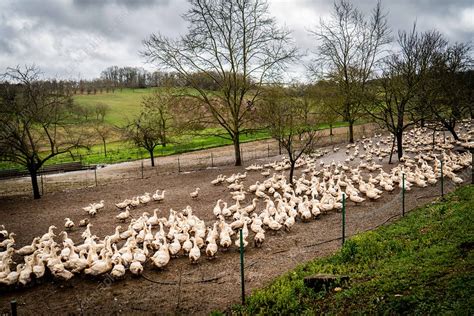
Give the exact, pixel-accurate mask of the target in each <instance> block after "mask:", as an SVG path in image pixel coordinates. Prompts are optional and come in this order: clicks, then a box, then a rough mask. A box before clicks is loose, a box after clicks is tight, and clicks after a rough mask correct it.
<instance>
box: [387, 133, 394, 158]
mask: <svg viewBox="0 0 474 316" xmlns="http://www.w3.org/2000/svg"><path fill="white" fill-rule="evenodd" d="M394 148H395V135H393V142H392V149H391V150H390V158H389V159H388V164H391V163H392V157H393V149H394Z"/></svg>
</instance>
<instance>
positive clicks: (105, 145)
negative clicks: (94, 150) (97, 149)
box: [102, 138, 107, 157]
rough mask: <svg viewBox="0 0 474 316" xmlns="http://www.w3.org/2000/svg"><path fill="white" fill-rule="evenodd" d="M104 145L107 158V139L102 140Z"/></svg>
mask: <svg viewBox="0 0 474 316" xmlns="http://www.w3.org/2000/svg"><path fill="white" fill-rule="evenodd" d="M102 143H103V144H104V156H105V157H107V144H106V143H105V138H103V139H102Z"/></svg>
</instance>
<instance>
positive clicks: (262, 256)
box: [0, 138, 470, 314]
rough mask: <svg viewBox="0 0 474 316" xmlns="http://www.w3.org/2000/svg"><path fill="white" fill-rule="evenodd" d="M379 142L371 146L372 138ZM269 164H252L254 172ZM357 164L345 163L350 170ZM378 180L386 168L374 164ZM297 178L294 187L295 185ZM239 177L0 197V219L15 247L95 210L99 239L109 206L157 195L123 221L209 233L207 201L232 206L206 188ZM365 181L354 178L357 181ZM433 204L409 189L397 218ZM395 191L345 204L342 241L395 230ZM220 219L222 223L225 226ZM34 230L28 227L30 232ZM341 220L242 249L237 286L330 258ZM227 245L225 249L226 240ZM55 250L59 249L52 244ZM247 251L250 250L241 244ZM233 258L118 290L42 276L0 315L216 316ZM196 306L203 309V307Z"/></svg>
mask: <svg viewBox="0 0 474 316" xmlns="http://www.w3.org/2000/svg"><path fill="white" fill-rule="evenodd" d="M377 139H380V138H377ZM344 157H345V154H344V152H343V149H340V150H339V151H337V152H333V151H332V146H331V147H329V148H327V154H325V155H324V156H323V157H321V158H319V159H318V160H317V161H318V162H319V161H322V162H323V163H325V164H327V165H328V166H329V165H330V163H331V162H332V161H343V160H344ZM274 160H275V158H271V159H263V160H257V161H254V163H255V162H256V163H258V164H264V163H268V162H269V161H274ZM359 162H360V161H359V160H358V159H356V161H354V162H353V164H354V165H357V164H358V163H359ZM382 167H383V168H384V170H385V171H387V172H388V171H389V170H390V169H391V168H392V167H394V166H393V165H388V164H387V163H386V161H384V162H382ZM303 168H304V167H302V168H301V169H298V170H299V172H298V175H297V176H298V177H299V176H300V175H301V170H302V169H303ZM245 171H246V170H245V168H244V167H230V166H227V167H221V168H219V169H208V170H202V171H196V172H190V173H183V174H178V175H176V174H169V175H159V176H155V177H150V178H147V179H143V180H141V179H131V180H128V181H127V182H123V183H113V184H110V185H104V186H100V187H97V188H86V189H82V190H72V191H67V192H57V193H54V194H48V195H45V196H44V197H43V198H42V199H41V200H36V201H32V200H29V199H24V198H21V197H10V198H8V197H4V198H2V200H1V205H2V212H3V214H6V215H7V216H8V221H7V222H4V223H2V224H5V225H6V228H7V229H8V230H9V231H13V232H17V234H18V236H17V237H16V238H15V239H16V244H17V245H16V246H15V247H21V246H24V245H26V244H29V243H30V242H31V240H32V238H33V237H34V236H41V235H42V234H43V233H45V232H46V231H47V229H48V227H49V226H50V225H55V226H56V227H58V228H59V229H58V230H56V235H59V231H60V230H62V227H63V224H64V217H69V218H71V219H72V220H73V221H74V222H75V223H78V222H79V220H80V219H82V218H84V217H85V215H84V211H83V210H81V207H83V206H86V205H87V204H88V203H92V202H98V201H100V200H104V201H105V207H104V209H103V210H100V211H99V213H98V214H97V215H96V216H95V217H93V218H91V219H90V221H91V223H92V225H93V226H92V227H91V231H92V233H93V234H95V235H97V236H98V238H100V239H102V238H104V237H105V236H106V235H110V234H112V233H113V231H114V228H115V226H116V225H121V226H122V227H123V228H125V227H126V226H127V225H128V223H123V224H121V223H119V222H118V221H117V220H116V219H115V215H117V214H118V211H117V210H116V208H115V206H114V203H118V202H120V201H122V200H123V199H124V198H126V197H133V196H137V195H140V194H143V193H144V192H154V191H155V190H157V189H159V190H163V189H166V190H167V194H166V198H165V199H164V201H163V202H161V203H157V202H150V203H148V204H147V205H144V206H139V207H137V208H135V209H132V210H131V211H130V212H131V216H132V217H133V218H135V219H137V218H139V217H140V215H141V214H142V213H143V212H145V211H146V212H148V213H149V214H153V209H155V208H158V213H157V215H158V216H159V217H161V216H164V217H167V216H168V214H169V209H170V208H172V209H174V210H177V211H179V210H182V209H184V208H185V207H186V206H187V205H190V206H191V207H192V209H193V214H194V215H196V216H197V217H199V219H201V220H203V221H205V223H206V225H207V226H211V225H212V223H213V222H214V221H215V216H214V215H213V207H214V205H215V204H216V201H217V199H222V200H224V201H226V202H227V203H228V204H229V205H231V204H232V203H233V201H232V199H231V197H230V194H229V189H227V188H226V186H223V185H220V186H214V185H212V184H211V180H213V179H215V178H216V177H217V175H219V174H225V175H227V176H230V175H231V174H235V173H237V172H241V173H244V172H245ZM366 176H367V174H365V173H364V177H366ZM458 176H460V177H462V179H464V181H466V180H467V179H469V177H470V170H469V168H467V169H463V171H461V172H460V173H458ZM264 179H265V177H264V176H262V175H261V174H260V172H255V171H247V177H246V178H245V179H244V180H243V184H244V186H245V187H246V188H248V187H249V186H250V185H251V184H253V183H255V182H256V181H263V180H264ZM196 187H199V188H200V189H201V191H200V193H199V197H198V198H197V199H192V198H191V197H190V196H189V193H190V192H192V191H194V189H195V188H196ZM456 187H457V186H456V185H455V184H454V183H452V182H450V181H448V180H446V181H445V190H446V192H447V191H450V190H453V189H455V188H456ZM437 196H439V184H438V185H430V186H428V187H426V188H420V187H417V186H413V187H412V189H411V190H410V191H409V192H407V193H406V196H405V201H406V209H407V211H408V210H410V209H413V208H415V207H416V206H419V205H422V204H424V203H426V202H428V201H431V200H432V199H434V198H435V197H437ZM252 197H253V196H252V195H250V196H247V197H246V199H245V200H244V201H242V205H248V204H249V203H251V199H252ZM400 201H401V194H400V189H399V188H395V189H394V190H393V191H392V192H386V193H384V194H383V195H382V196H381V197H380V198H379V199H377V200H376V201H372V200H370V199H367V200H366V201H365V202H364V203H362V204H359V205H357V204H356V203H353V202H352V201H348V203H347V227H346V232H347V236H352V235H354V234H357V233H360V232H363V231H366V230H369V229H373V228H375V227H376V226H378V225H381V224H384V223H386V222H390V221H393V220H395V219H396V218H397V217H398V216H399V215H400V213H401V207H400ZM265 204H266V203H265V202H264V201H263V200H262V199H259V200H258V202H257V210H258V212H260V211H261V210H264V209H265ZM231 221H232V219H230V221H229V222H231ZM33 223H34V225H32V224H33ZM83 230H84V229H82V228H77V227H75V228H74V229H73V230H72V231H70V232H69V233H68V235H69V237H70V238H72V240H73V241H74V242H75V243H79V242H80V240H81V237H80V236H81V234H82V232H83ZM340 231H341V213H340V212H337V211H329V212H325V213H324V214H322V215H321V216H319V217H318V218H317V219H316V220H309V221H308V222H301V220H300V219H297V222H296V224H295V225H294V226H293V227H292V228H291V230H290V231H289V232H287V231H284V230H283V229H281V230H277V231H272V230H271V229H267V233H266V240H265V242H264V243H263V245H262V247H261V248H256V247H254V246H253V244H252V243H249V246H248V247H247V249H246V251H245V265H246V286H247V288H246V289H247V291H248V294H250V293H251V292H253V291H254V290H256V289H258V288H261V287H262V286H265V285H268V284H270V282H271V281H272V280H273V279H274V278H275V277H277V276H279V275H281V274H282V273H284V272H286V271H288V270H290V269H294V268H295V267H297V266H298V265H300V264H301V263H303V262H306V261H309V260H312V259H313V258H314V257H321V256H325V255H328V254H332V253H334V252H335V251H337V250H338V249H339V247H340V244H341V241H340ZM232 240H233V241H234V239H232ZM58 241H59V239H58ZM249 241H251V240H249ZM239 278H240V274H239V256H238V252H237V247H236V246H235V245H232V246H231V247H230V248H229V249H228V250H227V251H219V252H218V253H217V256H216V258H215V259H213V260H206V259H205V255H204V254H203V255H202V257H201V258H200V260H199V262H198V263H197V264H190V263H189V259H188V258H187V256H186V255H180V256H179V258H178V259H171V261H170V262H169V264H168V265H167V266H166V267H165V268H164V269H163V270H158V269H156V268H154V267H153V264H152V263H151V262H150V261H148V262H147V263H146V264H145V270H144V272H143V275H142V276H141V277H133V276H132V275H131V274H130V273H127V274H126V275H125V277H124V279H123V280H114V282H112V281H111V279H110V278H109V277H107V276H104V277H91V276H84V275H82V274H80V275H76V276H75V277H74V278H72V279H71V280H69V281H59V280H57V279H55V278H53V277H52V276H49V275H48V276H46V277H45V278H42V279H39V280H37V281H33V282H32V283H30V284H28V285H27V286H25V287H22V286H20V287H19V288H18V289H14V288H8V289H5V288H3V289H2V296H1V298H0V311H2V312H3V311H6V310H7V309H8V305H9V301H10V300H12V299H15V300H17V302H18V304H19V310H20V311H23V312H25V313H33V312H41V313H55V312H64V311H69V312H75V313H81V312H82V313H104V312H109V313H110V312H112V313H118V312H125V313H134V312H135V313H136V312H141V313H152V312H159V313H184V314H188V313H197V314H206V313H209V312H211V311H213V310H225V309H226V308H228V307H229V306H231V305H233V304H236V303H238V302H239V295H240V284H239ZM203 298H205V299H203Z"/></svg>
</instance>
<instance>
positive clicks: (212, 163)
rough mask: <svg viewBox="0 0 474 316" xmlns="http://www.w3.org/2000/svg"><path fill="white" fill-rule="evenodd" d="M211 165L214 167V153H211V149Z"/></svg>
mask: <svg viewBox="0 0 474 316" xmlns="http://www.w3.org/2000/svg"><path fill="white" fill-rule="evenodd" d="M211 167H212V168H214V155H213V154H212V151H211Z"/></svg>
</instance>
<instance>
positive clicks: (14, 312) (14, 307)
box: [10, 301, 17, 316]
mask: <svg viewBox="0 0 474 316" xmlns="http://www.w3.org/2000/svg"><path fill="white" fill-rule="evenodd" d="M10 309H11V315H12V316H16V315H17V304H16V301H11V302H10Z"/></svg>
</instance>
